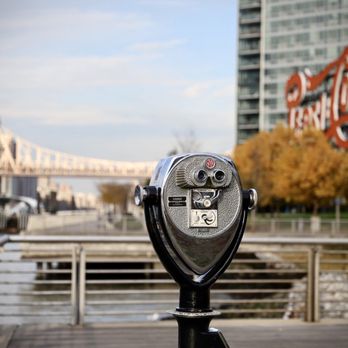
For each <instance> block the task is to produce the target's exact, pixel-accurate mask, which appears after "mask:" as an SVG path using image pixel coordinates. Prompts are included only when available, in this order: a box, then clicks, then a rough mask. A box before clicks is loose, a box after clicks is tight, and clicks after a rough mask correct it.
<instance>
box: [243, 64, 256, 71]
mask: <svg viewBox="0 0 348 348" xmlns="http://www.w3.org/2000/svg"><path fill="white" fill-rule="evenodd" d="M238 70H260V64H249V65H242V66H241V65H240V66H239V67H238Z"/></svg>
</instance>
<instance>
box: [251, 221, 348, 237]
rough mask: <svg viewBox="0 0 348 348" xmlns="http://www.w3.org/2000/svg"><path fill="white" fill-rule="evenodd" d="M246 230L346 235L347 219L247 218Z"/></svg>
mask: <svg viewBox="0 0 348 348" xmlns="http://www.w3.org/2000/svg"><path fill="white" fill-rule="evenodd" d="M246 231H247V232H249V233H250V232H251V233H252V232H256V233H265V234H267V235H270V234H271V235H278V236H279V235H285V234H288V235H290V236H296V235H298V236H304V235H306V236H312V235H313V236H314V235H316V236H318V235H319V236H320V235H322V236H332V237H334V236H343V235H345V236H347V235H348V220H344V219H340V220H336V219H319V220H317V221H314V222H313V221H311V220H310V219H308V218H307V219H303V218H298V219H276V218H270V219H259V218H257V219H249V221H248V224H247V228H246Z"/></svg>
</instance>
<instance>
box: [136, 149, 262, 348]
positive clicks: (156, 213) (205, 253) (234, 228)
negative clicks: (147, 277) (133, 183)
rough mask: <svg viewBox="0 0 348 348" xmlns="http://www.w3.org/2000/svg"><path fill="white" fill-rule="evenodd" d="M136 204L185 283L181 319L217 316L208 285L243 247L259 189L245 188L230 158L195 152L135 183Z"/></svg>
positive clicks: (157, 245)
mask: <svg viewBox="0 0 348 348" xmlns="http://www.w3.org/2000/svg"><path fill="white" fill-rule="evenodd" d="M135 203H136V204H137V205H139V206H143V207H144V211H145V219H146V225H147V229H148V232H149V236H150V239H151V241H152V244H153V246H154V248H155V250H156V252H157V254H158V256H159V258H160V260H161V262H162V264H163V265H164V267H165V268H166V269H167V271H168V272H169V273H170V274H171V276H172V277H173V278H174V280H175V281H176V282H177V283H178V284H179V285H180V288H181V291H180V302H179V307H178V308H177V310H176V312H174V315H175V316H176V318H177V319H178V318H181V317H183V316H185V315H188V313H191V314H192V313H195V315H196V317H197V315H198V316H199V315H201V316H202V315H204V316H205V317H207V313H208V317H209V315H213V314H211V313H212V310H211V308H210V304H209V288H210V286H211V285H212V284H213V283H214V282H215V281H216V280H217V278H218V277H219V276H220V275H221V274H222V273H223V272H224V270H225V269H226V268H227V267H228V265H229V264H230V262H231V260H232V258H233V256H234V255H235V253H236V251H237V249H238V246H239V244H240V242H241V239H242V236H243V232H244V229H245V225H246V220H247V215H248V212H249V211H250V210H251V209H253V208H254V207H255V206H256V204H257V193H256V191H255V190H254V189H249V190H243V189H242V185H241V182H240V178H239V175H238V172H237V169H236V166H235V165H234V163H233V162H232V161H231V160H230V159H229V158H226V157H223V156H219V155H215V154H211V153H193V154H184V155H178V156H172V157H168V158H165V159H163V160H161V161H160V162H159V163H158V165H157V167H156V169H155V171H154V173H153V176H152V178H151V181H150V184H149V185H148V186H145V187H140V186H137V187H136V189H135ZM185 313H186V314H185ZM202 313H203V314H202ZM209 313H210V314H209ZM191 314H190V315H191ZM210 320H211V317H210V319H209V321H210ZM178 322H179V332H180V321H179V319H178ZM208 325H209V324H208ZM181 331H182V332H184V331H185V328H182V330H181ZM184 346H185V345H184ZM190 347H191V346H190ZM192 347H193V346H192ZM202 347H203V346H202ZM224 347H225V346H224Z"/></svg>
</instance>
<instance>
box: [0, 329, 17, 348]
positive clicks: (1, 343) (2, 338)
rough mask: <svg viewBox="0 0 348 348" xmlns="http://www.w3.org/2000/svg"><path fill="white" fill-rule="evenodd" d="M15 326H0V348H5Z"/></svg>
mask: <svg viewBox="0 0 348 348" xmlns="http://www.w3.org/2000/svg"><path fill="white" fill-rule="evenodd" d="M16 328H17V325H0V348H7V346H8V344H9V342H10V340H11V338H12V336H13V333H14V331H15V330H16Z"/></svg>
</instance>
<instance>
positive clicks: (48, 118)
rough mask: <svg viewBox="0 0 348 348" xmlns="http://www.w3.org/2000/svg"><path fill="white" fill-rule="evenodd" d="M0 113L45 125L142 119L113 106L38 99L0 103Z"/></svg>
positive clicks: (136, 120)
mask: <svg viewBox="0 0 348 348" xmlns="http://www.w3.org/2000/svg"><path fill="white" fill-rule="evenodd" d="M0 115H1V116H3V117H4V118H5V119H6V118H16V119H19V120H20V119H22V120H25V119H27V120H36V121H37V122H40V123H42V124H47V125H71V126H80V125H81V126H82V125H84V126H86V125H101V124H113V125H121V124H137V125H139V124H142V123H143V122H144V120H143V119H141V118H139V117H136V116H135V115H132V117H129V115H127V114H126V113H125V114H122V112H120V111H119V110H115V109H113V108H102V107H97V106H86V105H74V106H61V105H55V104H48V103H44V102H40V101H38V102H37V103H35V104H34V103H32V104H31V103H29V102H27V103H25V102H22V103H18V104H16V105H3V104H1V105H0Z"/></svg>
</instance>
